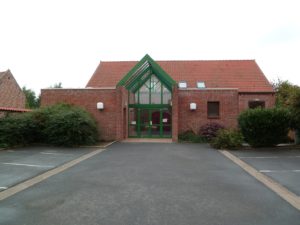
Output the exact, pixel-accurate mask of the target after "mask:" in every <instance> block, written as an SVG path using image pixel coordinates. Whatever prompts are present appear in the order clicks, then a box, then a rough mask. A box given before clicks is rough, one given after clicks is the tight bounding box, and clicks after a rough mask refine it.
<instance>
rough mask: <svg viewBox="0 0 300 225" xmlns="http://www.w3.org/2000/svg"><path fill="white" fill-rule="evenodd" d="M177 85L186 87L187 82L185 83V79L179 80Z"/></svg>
mask: <svg viewBox="0 0 300 225" xmlns="http://www.w3.org/2000/svg"><path fill="white" fill-rule="evenodd" d="M178 87H179V88H187V83H186V81H179V83H178Z"/></svg>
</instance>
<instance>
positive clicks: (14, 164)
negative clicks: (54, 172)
mask: <svg viewBox="0 0 300 225" xmlns="http://www.w3.org/2000/svg"><path fill="white" fill-rule="evenodd" d="M3 164H5V165H12V166H29V167H41V168H51V167H53V166H43V165H34V164H23V163H3Z"/></svg>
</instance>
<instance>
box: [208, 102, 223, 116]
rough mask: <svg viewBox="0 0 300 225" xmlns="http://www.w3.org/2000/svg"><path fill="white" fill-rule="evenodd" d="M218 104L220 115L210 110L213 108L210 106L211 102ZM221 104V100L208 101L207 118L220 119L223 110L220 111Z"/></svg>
mask: <svg viewBox="0 0 300 225" xmlns="http://www.w3.org/2000/svg"><path fill="white" fill-rule="evenodd" d="M216 103H217V104H218V115H211V114H210V110H211V108H210V107H209V105H210V104H216ZM220 108H221V104H220V101H207V118H208V119H219V118H220V117H221V112H220Z"/></svg>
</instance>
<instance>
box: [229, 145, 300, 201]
mask: <svg viewBox="0 0 300 225" xmlns="http://www.w3.org/2000/svg"><path fill="white" fill-rule="evenodd" d="M231 153H232V154H234V155H236V156H237V157H239V158H240V159H241V160H243V161H245V162H246V163H248V164H249V165H251V166H253V167H254V168H255V169H257V170H258V171H260V172H261V173H263V174H265V175H267V176H269V177H271V178H272V179H273V180H275V181H277V182H278V183H280V184H281V185H283V186H285V187H286V188H288V189H289V190H290V191H292V192H294V193H295V194H296V195H298V196H300V149H293V148H278V149H256V150H242V151H231Z"/></svg>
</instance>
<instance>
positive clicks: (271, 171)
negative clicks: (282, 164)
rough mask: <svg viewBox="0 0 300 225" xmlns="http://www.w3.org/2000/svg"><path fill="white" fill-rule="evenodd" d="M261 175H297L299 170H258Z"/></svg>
mask: <svg viewBox="0 0 300 225" xmlns="http://www.w3.org/2000/svg"><path fill="white" fill-rule="evenodd" d="M259 172H261V173H282V172H294V173H299V172H300V170H259Z"/></svg>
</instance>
